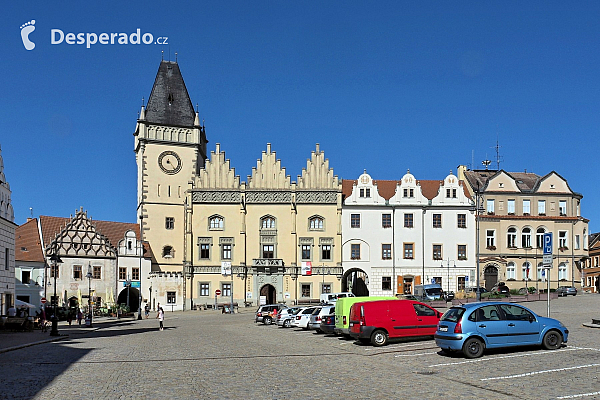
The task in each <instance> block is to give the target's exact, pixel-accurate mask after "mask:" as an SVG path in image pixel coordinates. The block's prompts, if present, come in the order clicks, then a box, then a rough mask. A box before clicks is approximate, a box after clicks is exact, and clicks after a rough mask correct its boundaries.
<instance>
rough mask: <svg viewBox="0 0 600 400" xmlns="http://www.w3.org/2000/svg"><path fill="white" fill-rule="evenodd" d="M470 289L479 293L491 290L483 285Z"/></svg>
mask: <svg viewBox="0 0 600 400" xmlns="http://www.w3.org/2000/svg"><path fill="white" fill-rule="evenodd" d="M469 291H470V292H473V293H477V292H479V293H487V292H489V290H487V289H486V288H484V287H483V286H480V287H478V288H476V287H472V288H471V289H469Z"/></svg>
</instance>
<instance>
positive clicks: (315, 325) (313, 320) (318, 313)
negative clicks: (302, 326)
mask: <svg viewBox="0 0 600 400" xmlns="http://www.w3.org/2000/svg"><path fill="white" fill-rule="evenodd" d="M334 311H335V306H323V307H321V308H317V309H315V311H313V313H312V314H311V316H310V321H309V323H308V329H311V330H313V329H314V330H316V331H317V332H319V333H320V332H322V331H321V320H322V319H323V317H324V316H326V315H329V314H331V313H333V312H334Z"/></svg>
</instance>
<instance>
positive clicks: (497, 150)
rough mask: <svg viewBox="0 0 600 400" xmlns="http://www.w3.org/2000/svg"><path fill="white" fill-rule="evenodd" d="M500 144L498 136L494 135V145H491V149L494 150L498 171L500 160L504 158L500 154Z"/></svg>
mask: <svg viewBox="0 0 600 400" xmlns="http://www.w3.org/2000/svg"><path fill="white" fill-rule="evenodd" d="M500 147H502V146H500V144H499V142H498V138H497V137H496V146H494V147H492V149H494V150H496V169H497V170H498V171H500V162H501V161H504V158H503V157H501V156H500Z"/></svg>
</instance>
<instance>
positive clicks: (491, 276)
mask: <svg viewBox="0 0 600 400" xmlns="http://www.w3.org/2000/svg"><path fill="white" fill-rule="evenodd" d="M483 279H485V288H486V289H487V290H489V291H491V290H492V288H493V287H494V286H496V283H498V268H496V267H495V266H493V265H490V266H488V267H485V271H484V272H483Z"/></svg>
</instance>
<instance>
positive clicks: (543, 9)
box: [0, 1, 600, 232]
mask: <svg viewBox="0 0 600 400" xmlns="http://www.w3.org/2000/svg"><path fill="white" fill-rule="evenodd" d="M32 19H33V20H35V25H34V26H35V30H34V31H33V32H31V33H30V35H29V38H30V39H31V41H32V42H34V43H35V48H34V49H33V50H31V51H28V50H26V49H25V47H24V45H23V42H22V40H21V39H22V38H21V25H23V24H25V23H26V22H28V21H31V20H32ZM599 19H600V3H599V2H591V1H590V2H564V1H553V2H541V1H538V2H522V1H512V2H511V1H503V2H481V1H472V2H470V1H454V2H448V1H439V2H435V1H434V2H415V1H410V2H402V1H390V2H386V1H377V2H367V1H362V2H357V1H344V2H335V1H327V2H322V1H228V2H220V1H211V2H206V1H197V2H176V1H170V2H164V1H160V2H157V1H144V2H123V1H108V2H73V3H72V4H69V5H64V4H63V2H46V1H44V2H42V1H33V2H26V3H25V2H8V3H6V4H4V5H3V12H2V16H0V21H1V22H2V23H1V24H0V35H1V37H2V44H1V46H2V52H1V55H0V68H1V70H2V75H3V76H2V89H1V92H2V95H1V97H0V99H1V100H0V101H1V102H2V103H1V105H2V106H1V107H0V120H1V122H2V125H1V128H0V145H1V146H2V156H3V158H4V163H5V172H6V177H7V179H8V181H9V183H10V185H11V189H12V202H13V206H14V209H15V214H16V218H15V220H16V221H15V222H17V223H18V224H22V223H24V222H25V221H26V218H27V217H28V216H29V215H30V207H31V208H33V215H34V216H38V215H52V216H69V215H70V214H72V213H74V212H75V210H76V209H78V208H79V207H80V206H81V207H83V208H84V209H86V210H88V213H89V215H90V216H91V217H92V218H94V219H98V220H113V221H123V222H135V221H136V213H135V210H136V165H135V155H134V152H133V136H132V134H133V131H134V129H135V122H136V118H137V113H138V111H139V109H140V106H141V103H142V98H146V99H147V98H148V96H149V94H150V90H151V88H152V84H153V82H154V78H155V76H156V72H157V70H158V65H159V62H160V59H161V51H162V50H164V54H165V59H169V58H170V59H171V60H174V59H175V52H177V53H178V62H179V65H180V68H181V71H182V73H183V76H184V79H185V81H186V85H187V88H188V91H189V93H190V96H191V98H192V102H193V103H194V105H195V104H196V103H198V105H199V109H200V116H201V118H203V119H204V120H205V125H206V132H207V136H208V139H209V141H210V143H209V144H208V146H209V150H214V146H215V143H217V142H218V143H221V146H222V149H224V150H225V151H226V154H227V157H228V158H230V159H231V164H232V166H233V167H235V168H236V173H237V174H239V175H240V176H241V177H242V179H243V180H245V179H246V176H247V175H248V174H250V172H251V168H252V167H253V166H254V165H256V159H258V158H260V155H261V152H262V151H263V150H265V149H266V143H268V142H270V143H272V145H273V149H274V150H275V151H276V152H277V155H278V158H280V159H281V160H282V164H283V166H285V167H286V169H287V173H288V174H290V175H291V177H292V180H296V176H297V175H298V174H300V172H301V168H302V167H304V166H305V165H306V159H307V158H308V157H310V152H311V150H314V148H315V143H321V148H322V149H323V150H324V151H325V154H326V156H327V157H328V158H329V160H330V165H331V166H332V167H333V168H334V171H335V173H336V174H337V175H338V176H340V177H341V178H344V179H356V178H357V177H358V176H359V175H360V173H362V171H363V169H366V170H367V172H369V173H370V174H371V175H372V176H373V177H374V178H375V179H400V178H401V177H402V175H403V174H404V173H405V172H406V170H407V169H410V171H411V173H413V174H414V175H415V176H416V177H417V179H443V178H444V177H445V176H446V175H447V174H448V172H449V171H450V170H452V171H453V172H456V167H457V166H458V165H460V164H469V165H470V164H471V163H472V160H473V161H474V164H475V167H476V168H480V167H481V161H482V160H484V159H485V158H486V157H487V158H490V159H492V160H494V158H495V151H494V149H493V146H495V144H496V140H497V139H498V140H499V142H500V146H501V149H500V151H501V156H502V158H503V162H502V163H501V168H503V169H505V170H507V171H524V170H527V171H530V172H535V173H537V174H540V175H545V174H547V173H548V172H550V171H552V170H555V171H557V172H558V173H559V174H561V175H562V176H563V177H564V178H566V179H567V180H568V182H569V185H570V186H571V188H572V189H573V190H574V191H576V192H579V193H582V194H583V195H584V198H583V204H582V213H583V216H584V217H586V218H589V219H590V220H591V221H590V231H592V232H595V231H598V230H599V229H600V225H599V224H598V220H599V219H600V211H599V210H598V207H597V199H598V197H599V195H600V185H599V184H598V178H597V174H596V173H595V168H594V166H595V159H596V158H597V157H598V154H599V153H600V152H599V150H600V148H599V147H600V146H599V143H600V142H599V140H598V127H599V126H600V113H599V111H600V107H599V106H600V90H599V89H600V73H599V66H600V57H599V54H600V53H599V49H600V46H599V45H600V22H598V21H599ZM138 28H140V30H141V33H142V34H144V33H151V34H152V35H153V37H154V39H156V38H157V37H159V36H167V37H168V43H169V44H168V45H158V44H152V45H131V44H129V45H100V44H95V45H91V48H89V49H88V48H86V46H85V45H68V44H65V43H64V42H63V43H62V44H55V45H52V44H51V35H50V32H51V30H52V29H60V30H61V31H63V32H64V33H65V34H67V33H69V32H72V33H80V32H81V33H96V34H100V33H102V32H107V33H111V32H125V33H128V34H130V33H132V32H135V31H136V29H138ZM23 29H28V28H27V27H25V28H23ZM492 166H495V164H492Z"/></svg>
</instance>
